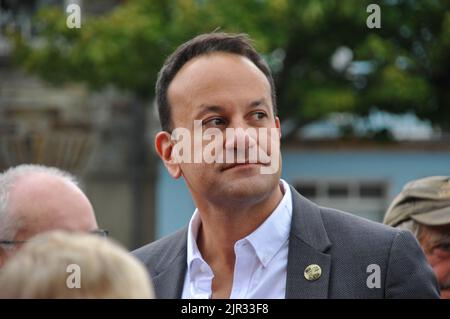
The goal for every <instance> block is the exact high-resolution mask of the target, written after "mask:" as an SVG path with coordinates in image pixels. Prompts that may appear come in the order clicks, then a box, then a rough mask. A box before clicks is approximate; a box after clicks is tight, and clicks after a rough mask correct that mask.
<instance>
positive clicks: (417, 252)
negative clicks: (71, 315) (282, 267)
mask: <svg viewBox="0 0 450 319" xmlns="http://www.w3.org/2000/svg"><path fill="white" fill-rule="evenodd" d="M291 190H292V201H293V214H292V223H291V232H290V237H289V253H288V265H287V279H286V298H439V289H438V286H437V281H436V278H435V276H434V273H433V271H432V269H431V267H430V266H429V265H428V263H427V261H426V259H425V256H424V255H423V253H422V250H421V248H420V246H419V245H418V243H417V241H416V239H415V238H414V236H413V235H412V234H411V233H409V232H407V231H399V230H397V229H394V228H391V227H388V226H385V225H382V224H379V223H374V222H371V221H368V220H365V219H363V218H359V217H356V216H353V215H350V214H347V213H343V212H340V211H336V210H333V209H329V208H324V207H319V206H317V205H316V204H314V203H312V202H311V201H309V200H308V199H306V198H304V197H303V196H301V195H300V194H299V193H297V191H296V190H295V189H294V188H292V187H291ZM186 247H187V227H186V228H184V229H182V230H180V231H178V232H176V233H174V234H172V235H170V236H167V237H165V238H162V239H160V240H158V241H156V242H154V243H151V244H149V245H146V246H144V247H141V248H139V249H137V250H135V251H134V252H133V254H134V255H135V256H136V257H138V258H139V259H140V260H141V261H142V262H143V263H144V264H145V265H146V267H147V268H148V271H149V273H150V276H151V277H152V279H153V284H154V287H155V292H156V296H157V297H158V298H180V297H181V294H182V290H183V283H184V277H185V274H186V269H187V261H186V259H187V257H186ZM310 264H317V265H319V266H320V267H321V269H322V275H321V277H320V278H319V279H317V280H315V281H308V280H307V279H306V278H305V275H304V271H305V268H306V267H307V266H308V265H310ZM371 264H376V265H378V266H379V267H380V268H379V269H380V276H381V280H380V284H381V287H380V288H376V287H374V288H369V287H368V285H367V281H368V277H369V276H370V275H371V274H372V273H373V270H371V269H370V268H369V272H368V269H367V267H368V266H369V265H371ZM369 281H370V282H372V281H371V280H370V279H369Z"/></svg>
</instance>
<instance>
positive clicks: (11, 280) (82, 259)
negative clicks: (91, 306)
mask: <svg viewBox="0 0 450 319" xmlns="http://www.w3.org/2000/svg"><path fill="white" fill-rule="evenodd" d="M0 298H26V299H34V298H36V299H54V298H58V299H59V298H64V299H72V298H82V299H91V298H95V299H97V298H98V299H103V298H107V299H112V298H113V299H115V298H126V299H128V298H130V299H149V298H154V293H153V287H152V284H151V281H150V279H149V277H148V275H147V272H146V270H145V268H144V267H143V266H142V265H141V263H140V262H139V261H138V260H137V259H136V258H135V257H133V256H132V255H131V254H129V253H128V252H127V251H126V250H125V249H124V248H122V247H120V246H119V245H118V244H116V243H114V242H112V241H110V240H108V239H105V238H100V237H98V236H95V235H93V234H84V233H68V232H63V231H52V232H48V233H45V234H41V235H37V236H36V237H34V238H32V239H31V240H30V241H29V242H27V243H26V244H25V245H24V246H23V247H22V248H21V249H20V250H19V251H18V252H17V253H16V254H15V255H14V256H13V257H11V258H10V259H9V260H8V262H7V263H6V264H5V266H4V267H3V268H2V269H1V270H0Z"/></svg>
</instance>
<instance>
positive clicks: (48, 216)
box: [0, 164, 101, 267]
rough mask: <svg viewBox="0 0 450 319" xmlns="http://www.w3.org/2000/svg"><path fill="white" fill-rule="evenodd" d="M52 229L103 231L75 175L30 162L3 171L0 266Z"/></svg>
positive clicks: (0, 211) (0, 208)
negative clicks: (22, 247) (17, 251)
mask: <svg viewBox="0 0 450 319" xmlns="http://www.w3.org/2000/svg"><path fill="white" fill-rule="evenodd" d="M51 230H67V231H81V232H96V231H100V232H101V230H98V225H97V221H96V218H95V214H94V210H93V208H92V205H91V203H90V202H89V200H88V198H87V197H86V195H84V193H83V192H82V191H81V190H80V188H79V187H78V186H77V182H76V179H75V178H74V177H73V176H72V175H71V174H69V173H67V172H65V171H62V170H60V169H57V168H53V167H46V166H41V165H28V164H27V165H25V164H24V165H19V166H16V167H12V168H9V169H8V170H6V171H5V172H3V173H2V174H0V267H2V265H3V264H4V263H5V262H6V260H7V259H8V258H9V257H10V256H11V255H12V254H13V253H14V252H15V251H16V250H17V249H18V248H19V247H20V245H21V244H23V243H24V242H26V241H28V240H29V239H30V238H32V237H33V236H35V235H37V234H40V233H44V232H47V231H51Z"/></svg>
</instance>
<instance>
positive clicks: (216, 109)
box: [195, 104, 223, 118]
mask: <svg viewBox="0 0 450 319" xmlns="http://www.w3.org/2000/svg"><path fill="white" fill-rule="evenodd" d="M199 108H200V111H198V112H197V114H196V115H195V118H200V117H202V116H203V115H205V114H206V113H220V112H221V111H223V107H222V106H220V105H210V104H201V105H200V106H199Z"/></svg>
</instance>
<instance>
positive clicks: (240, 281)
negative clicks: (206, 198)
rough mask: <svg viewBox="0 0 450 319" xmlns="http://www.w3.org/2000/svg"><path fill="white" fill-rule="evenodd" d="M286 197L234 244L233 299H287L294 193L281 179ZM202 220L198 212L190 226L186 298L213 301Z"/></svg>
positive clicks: (185, 281)
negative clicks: (201, 246)
mask: <svg viewBox="0 0 450 319" xmlns="http://www.w3.org/2000/svg"><path fill="white" fill-rule="evenodd" d="M281 183H282V186H283V188H284V196H283V199H282V200H281V202H280V203H279V204H278V206H277V208H275V210H274V211H273V213H272V214H271V215H270V216H269V217H268V218H267V219H266V220H265V221H264V223H262V224H261V225H260V226H259V227H258V228H257V229H256V230H255V231H254V232H252V233H251V234H250V235H248V236H247V237H245V238H243V239H240V240H238V241H237V242H236V243H235V245H234V252H235V255H236V261H235V266H234V275H233V286H232V288H231V294H230V298H231V299H235V298H236V299H238V298H252V299H264V298H273V299H276V298H278V299H279V298H285V294H286V271H287V258H288V240H289V232H290V228H291V218H292V194H291V190H290V188H289V185H288V184H287V183H286V182H285V181H284V180H281ZM200 223H201V219H200V215H199V212H198V210H197V209H196V210H195V212H194V215H193V216H192V218H191V221H190V223H189V230H188V238H187V272H186V276H185V279H184V287H183V293H182V298H183V299H190V298H200V299H201V298H211V295H212V290H211V285H212V280H213V277H214V274H213V272H212V270H211V267H210V266H209V265H208V264H207V263H206V262H205V260H204V259H203V257H202V255H201V253H200V251H199V249H198V246H197V242H196V238H197V234H198V230H199V227H200Z"/></svg>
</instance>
